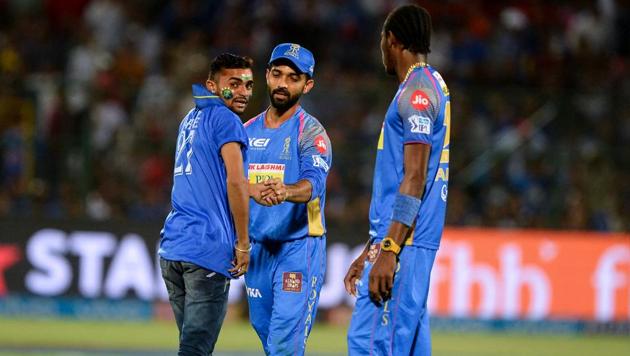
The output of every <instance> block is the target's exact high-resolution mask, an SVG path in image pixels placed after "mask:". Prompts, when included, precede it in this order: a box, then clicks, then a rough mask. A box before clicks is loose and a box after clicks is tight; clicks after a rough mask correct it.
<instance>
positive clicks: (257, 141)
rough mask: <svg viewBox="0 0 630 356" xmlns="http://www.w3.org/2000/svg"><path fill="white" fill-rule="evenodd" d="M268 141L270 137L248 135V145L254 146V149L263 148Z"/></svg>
mask: <svg viewBox="0 0 630 356" xmlns="http://www.w3.org/2000/svg"><path fill="white" fill-rule="evenodd" d="M269 141H271V139H270V138H255V137H250V138H249V147H251V148H254V149H264V148H266V147H267V145H268V144H269Z"/></svg>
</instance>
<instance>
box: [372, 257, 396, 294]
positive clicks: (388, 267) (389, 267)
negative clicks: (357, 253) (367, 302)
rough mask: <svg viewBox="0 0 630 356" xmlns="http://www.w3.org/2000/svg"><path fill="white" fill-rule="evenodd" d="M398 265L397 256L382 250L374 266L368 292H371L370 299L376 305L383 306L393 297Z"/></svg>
mask: <svg viewBox="0 0 630 356" xmlns="http://www.w3.org/2000/svg"><path fill="white" fill-rule="evenodd" d="M396 263H397V261H396V255H395V254H394V253H393V252H390V251H383V250H381V252H380V253H379V256H378V258H377V259H376V262H374V266H372V270H371V271H370V277H369V281H370V282H369V285H368V290H369V291H370V299H372V301H373V302H374V303H375V304H376V305H381V303H383V302H385V301H386V300H387V299H389V298H390V297H391V292H392V287H393V286H394V273H395V272H396Z"/></svg>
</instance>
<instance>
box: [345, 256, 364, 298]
mask: <svg viewBox="0 0 630 356" xmlns="http://www.w3.org/2000/svg"><path fill="white" fill-rule="evenodd" d="M363 268H365V254H363V253H362V254H361V255H360V256H359V257H357V259H356V260H354V262H352V264H351V265H350V268H348V272H347V273H346V277H345V278H344V279H343V283H344V284H345V286H346V292H348V294H350V295H353V296H355V297H356V296H357V280H360V279H361V276H362V275H363Z"/></svg>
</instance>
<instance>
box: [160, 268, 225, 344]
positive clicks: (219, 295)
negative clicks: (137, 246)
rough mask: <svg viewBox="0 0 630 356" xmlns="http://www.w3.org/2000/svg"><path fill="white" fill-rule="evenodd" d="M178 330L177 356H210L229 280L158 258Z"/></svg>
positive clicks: (216, 335) (219, 324)
mask: <svg viewBox="0 0 630 356" xmlns="http://www.w3.org/2000/svg"><path fill="white" fill-rule="evenodd" d="M160 269H161V270H162V278H163V279H164V282H165V283H166V290H167V291H168V299H169V301H170V303H171V307H172V308H173V313H174V314H175V321H176V322H177V328H178V329H179V352H178V355H180V356H183V355H203V356H207V355H212V352H213V351H214V344H215V343H216V342H217V338H218V337H219V331H221V325H222V324H223V319H224V318H225V313H226V312H227V301H228V291H229V289H230V279H229V278H227V277H225V276H224V275H222V274H220V273H216V272H213V271H210V270H207V269H205V268H203V267H200V266H197V265H195V264H192V263H188V262H177V261H169V260H165V259H163V258H160Z"/></svg>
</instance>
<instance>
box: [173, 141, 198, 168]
mask: <svg viewBox="0 0 630 356" xmlns="http://www.w3.org/2000/svg"><path fill="white" fill-rule="evenodd" d="M194 139H195V130H190V131H188V134H187V133H186V130H182V131H181V132H180V133H179V136H177V150H176V154H175V169H174V170H173V175H175V176H179V175H181V174H188V175H190V174H192V165H191V164H190V159H191V157H192V155H193V146H192V143H193V140H194ZM184 151H186V154H185V155H184V154H183V153H184ZM184 163H185V166H184Z"/></svg>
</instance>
